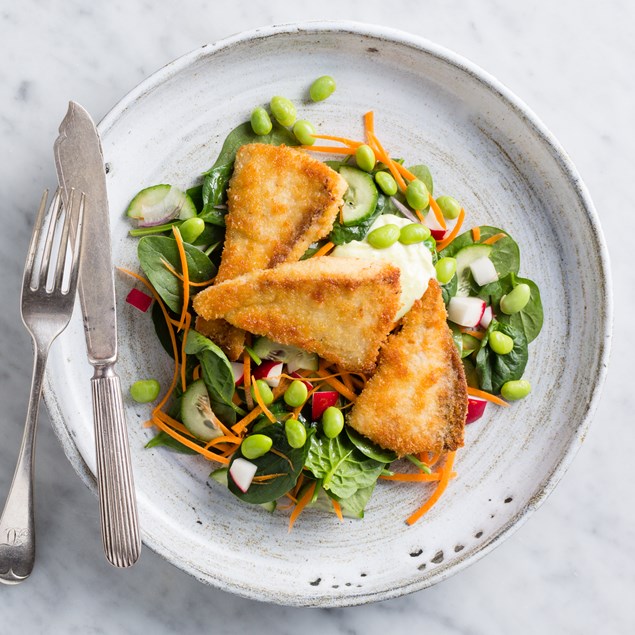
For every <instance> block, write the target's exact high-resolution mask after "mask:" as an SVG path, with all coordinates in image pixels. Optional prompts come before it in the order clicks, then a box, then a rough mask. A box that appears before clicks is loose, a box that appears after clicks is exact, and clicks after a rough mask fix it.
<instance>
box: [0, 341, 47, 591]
mask: <svg viewBox="0 0 635 635" xmlns="http://www.w3.org/2000/svg"><path fill="white" fill-rule="evenodd" d="M47 357H48V348H45V347H41V346H38V344H37V343H35V359H34V362H33V377H32V379H31V395H30V397H29V407H28V410H27V414H26V423H25V426H24V433H23V435H22V445H21V446H20V453H19V454H18V462H17V465H16V467H15V472H14V473H13V481H12V482H11V488H10V490H9V495H8V496H7V500H6V502H5V505H4V510H3V511H2V517H0V582H3V583H5V584H19V583H20V582H22V581H24V580H26V579H27V578H28V577H29V575H31V571H33V563H34V562H35V522H34V513H33V464H34V461H33V460H34V458H35V432H36V430H37V417H38V411H39V404H40V395H41V393H42V382H43V379H44V369H45V368H46V358H47Z"/></svg>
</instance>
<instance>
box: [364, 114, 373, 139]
mask: <svg viewBox="0 0 635 635" xmlns="http://www.w3.org/2000/svg"><path fill="white" fill-rule="evenodd" d="M364 132H365V134H366V139H367V140H368V139H369V136H370V135H373V134H375V113H374V112H373V111H372V110H370V111H369V112H367V113H366V114H365V115H364Z"/></svg>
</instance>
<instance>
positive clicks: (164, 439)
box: [145, 430, 197, 454]
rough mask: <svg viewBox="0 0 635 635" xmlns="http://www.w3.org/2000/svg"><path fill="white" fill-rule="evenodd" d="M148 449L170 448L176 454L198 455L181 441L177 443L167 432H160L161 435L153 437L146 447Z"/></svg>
mask: <svg viewBox="0 0 635 635" xmlns="http://www.w3.org/2000/svg"><path fill="white" fill-rule="evenodd" d="M145 447H146V448H158V447H166V448H170V450H174V451H175V452H180V453H181V454H196V453H197V452H196V450H192V449H191V448H188V447H187V446H186V445H183V444H182V443H181V442H180V441H177V440H176V439H175V438H173V437H171V436H170V435H169V434H167V432H163V430H160V431H159V433H158V434H157V435H156V436H154V437H152V438H151V439H150V440H149V441H148V442H147V443H146V445H145Z"/></svg>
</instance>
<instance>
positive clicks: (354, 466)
mask: <svg viewBox="0 0 635 635" xmlns="http://www.w3.org/2000/svg"><path fill="white" fill-rule="evenodd" d="M384 465H385V463H382V462H380V461H375V460H374V459H369V458H368V457H367V456H364V455H363V454H362V453H361V452H360V451H359V450H358V449H357V448H356V447H355V446H354V445H353V444H352V443H351V441H350V440H349V438H348V437H347V436H346V435H343V434H340V435H338V436H337V437H335V438H334V439H328V438H326V437H322V438H319V439H318V438H317V436H313V437H311V443H310V449H309V454H308V456H307V460H306V467H307V468H308V469H309V470H310V471H311V472H312V473H313V476H315V478H318V479H321V481H322V487H324V489H325V490H327V491H329V492H331V493H332V494H334V495H335V496H339V497H340V498H348V497H349V496H353V494H355V493H356V492H357V490H359V489H360V488H363V487H369V486H370V485H372V484H373V483H375V481H377V479H378V478H379V475H380V474H381V471H382V470H383V469H384Z"/></svg>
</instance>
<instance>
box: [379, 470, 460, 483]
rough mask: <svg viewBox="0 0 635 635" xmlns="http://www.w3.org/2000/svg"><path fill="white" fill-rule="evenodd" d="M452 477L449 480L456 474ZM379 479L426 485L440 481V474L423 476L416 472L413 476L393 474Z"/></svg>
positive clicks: (421, 473) (454, 473)
mask: <svg viewBox="0 0 635 635" xmlns="http://www.w3.org/2000/svg"><path fill="white" fill-rule="evenodd" d="M452 474H453V475H454V476H452V475H451V476H450V478H454V477H455V476H456V472H452ZM379 478H380V479H382V480H384V481H403V482H406V483H428V482H432V481H440V480H441V473H439V472H433V473H432V474H425V473H424V472H418V473H415V474H393V475H392V476H380V477H379Z"/></svg>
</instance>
